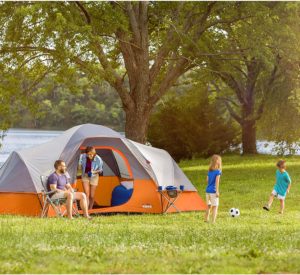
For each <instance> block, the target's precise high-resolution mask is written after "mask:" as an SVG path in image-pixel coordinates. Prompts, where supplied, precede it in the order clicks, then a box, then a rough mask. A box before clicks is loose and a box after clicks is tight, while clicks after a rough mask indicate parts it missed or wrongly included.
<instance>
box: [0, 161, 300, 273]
mask: <svg viewBox="0 0 300 275" xmlns="http://www.w3.org/2000/svg"><path fill="white" fill-rule="evenodd" d="M276 160H277V158H276V157H271V156H256V157H240V156H225V157H224V158H223V175H222V178H221V197H220V208H219V215H218V218H217V223H216V224H206V223H204V222H203V214H204V213H203V212H195V213H181V214H170V215H129V216H127V215H115V216H98V217H95V218H94V219H93V220H92V221H86V220H84V219H82V218H79V219H76V220H73V221H69V220H66V219H39V218H25V217H12V216H2V217H0V251H1V254H0V255H1V256H0V273H300V264H299V262H300V204H299V202H300V190H299V184H298V182H299V179H300V158H298V157H291V158H287V165H288V169H287V170H288V172H289V173H290V176H291V178H292V180H293V183H294V185H293V186H292V189H291V193H290V194H289V195H288V197H287V199H286V211H285V214H284V215H279V214H278V210H279V202H278V201H274V205H273V208H272V210H271V211H270V212H265V211H263V210H262V205H263V204H264V203H265V202H266V200H267V199H268V196H269V194H270V192H271V190H272V187H273V184H274V175H275V163H276ZM207 164H208V160H204V159H197V160H192V161H184V162H181V163H180V166H181V167H182V168H183V170H184V171H185V173H186V174H187V176H188V177H189V178H190V179H191V180H192V182H193V183H194V184H195V185H196V187H197V188H198V190H199V192H200V195H201V196H202V197H204V190H205V177H206V171H207ZM231 207H237V208H239V209H240V210H241V216H240V217H239V218H237V219H234V218H231V217H229V215H228V210H229V208H231Z"/></svg>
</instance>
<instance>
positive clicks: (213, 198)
mask: <svg viewBox="0 0 300 275" xmlns="http://www.w3.org/2000/svg"><path fill="white" fill-rule="evenodd" d="M206 204H207V205H208V206H219V198H218V197H217V195H216V194H215V193H206Z"/></svg>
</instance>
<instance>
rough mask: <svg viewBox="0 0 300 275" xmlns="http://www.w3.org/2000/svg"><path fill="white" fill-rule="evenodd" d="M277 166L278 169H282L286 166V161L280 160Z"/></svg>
mask: <svg viewBox="0 0 300 275" xmlns="http://www.w3.org/2000/svg"><path fill="white" fill-rule="evenodd" d="M276 166H277V167H278V168H281V167H282V166H285V160H283V159H280V160H279V161H278V162H277V164H276Z"/></svg>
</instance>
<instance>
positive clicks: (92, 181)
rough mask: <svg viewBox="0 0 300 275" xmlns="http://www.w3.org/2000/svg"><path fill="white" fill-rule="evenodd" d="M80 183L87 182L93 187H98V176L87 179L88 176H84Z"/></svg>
mask: <svg viewBox="0 0 300 275" xmlns="http://www.w3.org/2000/svg"><path fill="white" fill-rule="evenodd" d="M81 178H82V181H83V182H87V183H89V184H90V185H94V186H97V185H98V182H99V174H94V175H93V176H92V177H90V178H89V177H88V174H84V175H82V177H81Z"/></svg>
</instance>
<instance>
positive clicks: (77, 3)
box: [75, 1, 91, 25]
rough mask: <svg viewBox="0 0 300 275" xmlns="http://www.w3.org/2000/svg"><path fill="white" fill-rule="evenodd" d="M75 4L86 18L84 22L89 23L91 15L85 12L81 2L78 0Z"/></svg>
mask: <svg viewBox="0 0 300 275" xmlns="http://www.w3.org/2000/svg"><path fill="white" fill-rule="evenodd" d="M75 4H76V5H77V6H78V7H79V8H80V10H81V11H82V12H83V14H84V16H85V19H86V23H87V24H88V25H90V24H91V17H90V15H89V13H88V12H87V10H86V9H85V7H84V6H83V5H82V4H81V2H80V1H75Z"/></svg>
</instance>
